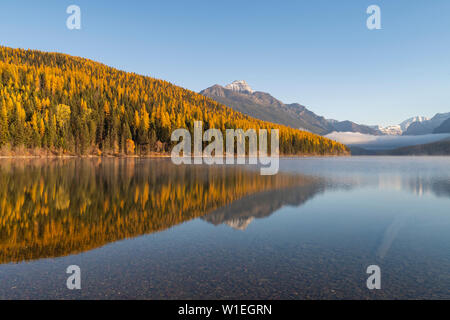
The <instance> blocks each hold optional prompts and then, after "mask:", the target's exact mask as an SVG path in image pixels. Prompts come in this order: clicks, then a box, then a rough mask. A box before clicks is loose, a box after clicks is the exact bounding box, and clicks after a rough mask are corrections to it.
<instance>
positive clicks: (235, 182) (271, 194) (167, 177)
mask: <svg viewBox="0 0 450 320" xmlns="http://www.w3.org/2000/svg"><path fill="white" fill-rule="evenodd" d="M323 188H324V180H323V179H321V178H317V177H310V176H306V175H301V174H278V175H274V176H261V175H260V174H259V171H257V170H249V169H247V168H244V167H242V166H220V167H214V166H189V167H186V166H175V165H173V164H172V163H171V162H170V161H169V160H163V159H161V160H157V159H152V160H151V161H148V160H147V161H146V160H139V159H121V160H113V159H62V160H61V159H60V160H35V159H34V160H21V161H17V160H2V161H1V162H0V263H9V262H21V261H27V260H34V259H40V258H51V257H59V256H65V255H68V254H75V253H80V252H83V251H87V250H90V249H93V248H97V247H100V246H102V245H105V244H107V243H111V242H115V241H118V240H121V239H125V238H130V237H136V236H139V235H143V234H148V233H153V232H157V231H162V230H165V229H168V228H170V227H172V226H174V225H177V224H180V223H182V222H185V221H188V220H191V219H194V218H197V217H204V219H205V220H206V221H209V222H211V223H214V224H218V223H224V222H225V223H228V224H229V225H231V226H235V227H237V228H241V227H242V223H244V224H245V221H248V219H253V218H255V217H264V216H267V215H270V214H271V213H272V212H273V211H275V210H276V209H278V208H280V207H281V206H283V205H284V204H300V203H302V202H303V201H306V200H307V199H308V198H310V197H312V196H313V195H314V194H316V193H318V192H320V191H321V190H323ZM236 200H241V201H240V202H239V201H238V202H236ZM234 202H236V204H233V203H234ZM210 213H212V214H211V215H209V214H210ZM242 221H243V222H242Z"/></svg>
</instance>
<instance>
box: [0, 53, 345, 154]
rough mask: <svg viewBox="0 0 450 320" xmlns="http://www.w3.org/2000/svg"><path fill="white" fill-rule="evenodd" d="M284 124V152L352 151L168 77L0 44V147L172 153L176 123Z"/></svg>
mask: <svg viewBox="0 0 450 320" xmlns="http://www.w3.org/2000/svg"><path fill="white" fill-rule="evenodd" d="M194 121H203V123H204V129H205V130H206V129H209V128H216V129H220V130H222V131H225V129H228V128H230V129H237V128H242V129H244V130H246V129H250V128H252V129H258V128H266V129H271V128H278V129H279V130H280V152H281V153H282V154H318V155H324V154H335V155H340V154H347V153H348V149H347V147H345V146H344V145H342V144H339V143H337V142H334V141H331V140H329V139H326V138H323V137H320V136H317V135H314V134H311V133H308V132H304V131H300V130H297V129H292V128H288V127H285V126H281V125H275V124H272V123H268V122H264V121H260V120H256V119H253V118H251V117H249V116H246V115H243V114H241V113H239V112H235V111H233V110H232V109H231V108H228V107H226V106H224V105H222V104H220V103H218V102H215V101H213V100H211V99H209V98H206V97H204V96H202V95H200V94H198V93H195V92H193V91H190V90H186V89H183V88H180V87H177V86H175V85H172V84H170V83H169V82H166V81H163V80H157V79H154V78H151V77H146V76H141V75H137V74H134V73H128V72H123V71H119V70H116V69H113V68H110V67H108V66H105V65H103V64H101V63H97V62H93V61H90V60H87V59H83V58H78V57H72V56H69V55H65V54H59V53H45V52H39V51H32V50H22V49H11V48H7V47H0V148H10V149H12V150H13V149H18V148H28V149H43V150H47V151H54V152H62V153H73V154H108V153H110V154H131V153H133V154H134V153H136V154H141V155H142V154H148V153H151V152H169V151H170V149H171V148H172V146H173V145H174V143H173V142H171V141H170V136H171V133H172V131H173V130H174V129H177V128H187V129H188V130H190V131H191V132H193V125H194Z"/></svg>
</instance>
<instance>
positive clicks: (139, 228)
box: [0, 157, 450, 299]
mask: <svg viewBox="0 0 450 320" xmlns="http://www.w3.org/2000/svg"><path fill="white" fill-rule="evenodd" d="M256 169H257V168H253V167H249V166H231V165H229V166H219V167H213V166H175V165H172V164H171V162H170V160H164V159H162V160H155V159H121V160H114V159H101V160H100V159H85V160H80V159H78V160H73V159H72V160H5V159H1V160H0V299H13V298H19V299H49V298H56V299H417V298H420V299H422V298H424V299H450V210H449V209H450V158H443V157H442V158H441V157H433V158H432V157H416V158H412V157H411V158H408V157H399V158H396V157H372V158H371V157H353V158H302V159H297V158H289V159H282V160H281V163H280V173H279V174H278V175H275V176H261V175H260V174H259V171H258V170H256ZM69 265H78V266H79V267H80V268H81V286H82V288H81V290H69V289H67V287H66V280H67V277H68V276H69V275H68V274H66V268H67V267H68V266H69ZM370 265H378V266H380V268H381V290H369V289H367V287H366V280H367V278H368V277H369V275H368V274H367V273H366V269H367V267H368V266H370Z"/></svg>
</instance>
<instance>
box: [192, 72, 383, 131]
mask: <svg viewBox="0 0 450 320" xmlns="http://www.w3.org/2000/svg"><path fill="white" fill-rule="evenodd" d="M200 94H202V95H204V96H207V97H209V98H212V99H214V100H216V101H218V102H220V103H222V104H225V105H226V106H229V107H231V108H233V109H234V110H236V111H239V112H242V113H244V114H247V115H249V116H251V117H254V118H257V119H261V120H264V121H270V122H275V123H278V124H283V125H286V126H289V127H292V128H296V129H302V130H306V131H310V132H312V133H316V134H321V135H326V134H328V133H330V132H333V131H339V132H342V131H346V130H350V131H351V132H361V133H367V134H373V135H380V134H382V133H381V132H380V131H379V130H376V129H373V128H371V127H369V126H365V125H359V124H356V123H354V122H351V121H336V120H327V119H325V118H324V117H322V116H318V115H317V114H315V113H314V112H312V111H310V110H308V109H307V108H306V107H305V106H303V105H301V104H298V103H292V104H284V103H283V102H281V101H279V100H278V99H276V98H274V97H273V96H271V95H270V94H268V93H265V92H260V91H253V89H252V88H251V87H250V86H249V85H248V84H247V82H245V81H244V80H238V81H234V82H232V83H231V84H228V85H226V86H225V87H223V86H220V85H217V84H216V85H214V86H212V87H209V88H207V89H205V90H203V91H201V92H200Z"/></svg>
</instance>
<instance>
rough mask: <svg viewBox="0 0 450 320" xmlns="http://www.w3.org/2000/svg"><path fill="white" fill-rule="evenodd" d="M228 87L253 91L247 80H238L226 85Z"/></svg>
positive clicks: (235, 89) (239, 90)
mask: <svg viewBox="0 0 450 320" xmlns="http://www.w3.org/2000/svg"><path fill="white" fill-rule="evenodd" d="M225 88H226V89H230V90H233V91H236V92H250V93H253V90H252V88H251V87H250V86H249V85H248V83H247V82H246V81H245V80H236V81H233V82H232V83H230V84H228V85H226V86H225Z"/></svg>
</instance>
